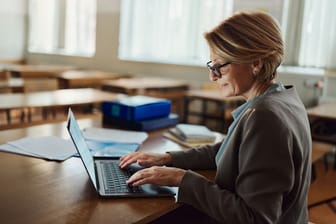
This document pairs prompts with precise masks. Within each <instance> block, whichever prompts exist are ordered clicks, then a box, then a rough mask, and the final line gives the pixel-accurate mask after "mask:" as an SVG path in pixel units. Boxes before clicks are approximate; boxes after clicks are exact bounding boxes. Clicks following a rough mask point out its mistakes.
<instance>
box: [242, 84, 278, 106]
mask: <svg viewBox="0 0 336 224" xmlns="http://www.w3.org/2000/svg"><path fill="white" fill-rule="evenodd" d="M273 84H274V82H273V81H271V82H267V83H260V82H256V83H255V85H254V86H253V87H252V88H251V89H250V91H249V92H248V94H247V97H246V98H247V101H249V100H251V99H254V98H255V97H257V96H260V95H261V94H263V93H264V92H265V91H266V90H267V89H268V88H269V87H270V86H271V85H273Z"/></svg>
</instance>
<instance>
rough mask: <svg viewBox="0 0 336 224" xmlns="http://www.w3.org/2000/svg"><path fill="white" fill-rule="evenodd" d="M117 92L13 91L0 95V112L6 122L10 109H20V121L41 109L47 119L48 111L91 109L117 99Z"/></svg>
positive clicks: (9, 120) (28, 118)
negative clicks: (78, 108) (69, 108)
mask: <svg viewBox="0 0 336 224" xmlns="http://www.w3.org/2000/svg"><path fill="white" fill-rule="evenodd" d="M117 97H119V95H118V94H114V93H110V92H104V91H101V90H97V89H91V88H82V89H63V90H53V91H42V92H33V93H14V94H1V95H0V102H1V104H0V112H5V113H6V115H7V123H8V124H10V123H11V111H13V110H19V111H22V116H21V122H25V121H28V122H30V121H31V120H32V113H33V112H32V111H36V110H37V109H42V117H43V119H47V117H48V112H49V111H51V112H52V113H53V115H54V116H55V110H57V109H59V108H61V109H63V110H64V113H66V112H67V107H70V106H71V107H81V108H84V109H86V110H89V111H91V110H92V109H93V107H94V105H95V104H98V103H101V102H102V101H105V100H111V99H117Z"/></svg>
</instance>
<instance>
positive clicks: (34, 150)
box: [3, 136, 76, 160]
mask: <svg viewBox="0 0 336 224" xmlns="http://www.w3.org/2000/svg"><path fill="white" fill-rule="evenodd" d="M5 145H9V146H12V147H15V149H13V148H12V149H11V148H10V147H3V148H6V149H7V151H10V150H11V151H12V152H14V153H20V152H21V154H25V155H31V156H36V157H39V158H45V159H49V160H65V159H67V158H69V157H71V156H73V155H74V154H76V149H75V146H74V145H73V143H72V142H71V141H70V140H65V139H63V138H60V137H57V136H46V137H26V138H21V139H18V140H15V141H10V142H7V144H5Z"/></svg>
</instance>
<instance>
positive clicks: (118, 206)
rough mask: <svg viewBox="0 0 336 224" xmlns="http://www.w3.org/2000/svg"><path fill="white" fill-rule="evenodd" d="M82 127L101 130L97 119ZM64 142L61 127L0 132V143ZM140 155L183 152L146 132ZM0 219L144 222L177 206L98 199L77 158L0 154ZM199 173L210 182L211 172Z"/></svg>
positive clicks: (63, 127)
mask: <svg viewBox="0 0 336 224" xmlns="http://www.w3.org/2000/svg"><path fill="white" fill-rule="evenodd" d="M79 125H80V127H81V128H85V127H93V126H95V127H99V126H101V119H80V120H79ZM50 135H54V136H61V137H67V138H69V137H68V133H67V130H66V123H65V122H64V123H58V124H45V125H38V126H32V127H29V128H23V129H11V130H6V131H0V143H1V144H2V143H5V142H7V141H10V140H15V139H18V138H23V137H26V136H30V137H33V136H50ZM139 150H140V151H147V152H165V151H166V150H183V148H182V147H181V146H179V145H177V144H176V143H174V142H172V141H170V140H168V139H166V138H164V137H162V130H161V131H156V132H151V133H149V138H148V139H147V140H146V141H145V142H144V143H143V145H142V146H141V148H140V149H139ZM0 154H1V156H0V179H1V188H0V189H1V190H0V198H1V203H0V217H1V222H2V223H35V224H39V223H73V224H76V223H92V224H96V223H118V224H119V223H120V224H123V223H149V222H151V221H153V220H155V219H157V218H158V217H160V216H162V215H165V214H167V213H169V212H170V211H173V210H174V209H176V208H177V207H178V204H176V203H175V199H174V198H119V199H101V198H99V197H98V195H97V194H96V192H95V191H94V188H93V186H92V185H91V183H90V182H89V178H88V175H87V173H86V171H85V168H84V166H83V164H82V162H81V161H80V159H79V158H71V159H68V160H66V161H65V162H62V163H59V162H51V161H45V160H42V159H36V158H32V157H26V156H21V155H15V154H10V153H5V152H0ZM200 173H201V174H203V175H205V176H208V177H213V176H214V173H215V172H214V171H202V172H200Z"/></svg>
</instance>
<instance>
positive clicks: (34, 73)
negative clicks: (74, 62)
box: [6, 64, 74, 78]
mask: <svg viewBox="0 0 336 224" xmlns="http://www.w3.org/2000/svg"><path fill="white" fill-rule="evenodd" d="M70 69H74V67H73V66H68V65H28V64H26V65H11V66H8V67H7V68H6V70H7V71H8V72H9V73H10V76H12V77H20V78H55V76H57V75H58V74H60V73H62V72H64V71H67V70H70Z"/></svg>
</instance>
